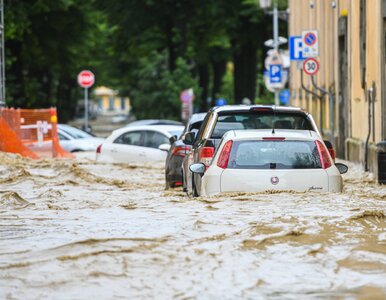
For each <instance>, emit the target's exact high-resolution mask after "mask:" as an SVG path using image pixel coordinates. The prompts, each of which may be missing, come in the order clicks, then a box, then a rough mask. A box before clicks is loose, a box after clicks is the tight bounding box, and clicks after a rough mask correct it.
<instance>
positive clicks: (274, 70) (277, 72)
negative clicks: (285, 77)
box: [269, 64, 282, 85]
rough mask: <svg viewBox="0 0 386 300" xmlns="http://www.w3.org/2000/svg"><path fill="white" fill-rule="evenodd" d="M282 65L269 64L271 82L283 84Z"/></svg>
mask: <svg viewBox="0 0 386 300" xmlns="http://www.w3.org/2000/svg"><path fill="white" fill-rule="evenodd" d="M281 71H282V65H279V64H278V65H270V66H269V81H270V83H278V84H280V85H281V82H282V76H281V73H282V72H281Z"/></svg>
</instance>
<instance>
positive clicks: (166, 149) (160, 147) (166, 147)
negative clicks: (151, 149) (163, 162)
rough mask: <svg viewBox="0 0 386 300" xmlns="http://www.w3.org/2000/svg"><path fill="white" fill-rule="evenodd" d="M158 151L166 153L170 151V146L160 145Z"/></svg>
mask: <svg viewBox="0 0 386 300" xmlns="http://www.w3.org/2000/svg"><path fill="white" fill-rule="evenodd" d="M158 149H159V150H162V151H166V152H168V151H169V150H170V144H161V145H159V146H158Z"/></svg>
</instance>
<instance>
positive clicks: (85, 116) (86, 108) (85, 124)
mask: <svg viewBox="0 0 386 300" xmlns="http://www.w3.org/2000/svg"><path fill="white" fill-rule="evenodd" d="M84 130H85V131H87V132H88V88H84Z"/></svg>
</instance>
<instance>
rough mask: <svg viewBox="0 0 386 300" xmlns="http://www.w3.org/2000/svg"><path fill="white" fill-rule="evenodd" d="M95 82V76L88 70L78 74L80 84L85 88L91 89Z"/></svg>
mask: <svg viewBox="0 0 386 300" xmlns="http://www.w3.org/2000/svg"><path fill="white" fill-rule="evenodd" d="M94 82H95V76H94V74H93V72H91V71H88V70H83V71H82V72H80V73H79V74H78V83H79V85H80V86H81V87H83V88H89V87H91V86H92V85H93V84H94Z"/></svg>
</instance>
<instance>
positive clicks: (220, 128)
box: [211, 112, 314, 139]
mask: <svg viewBox="0 0 386 300" xmlns="http://www.w3.org/2000/svg"><path fill="white" fill-rule="evenodd" d="M270 128H275V129H297V130H314V129H313V127H312V125H311V122H310V120H309V119H308V118H307V115H306V114H304V113H288V112H285V113H284V112H275V113H273V112H241V113H232V114H221V115H219V116H218V119H217V123H216V126H215V127H214V129H213V132H212V134H211V138H213V139H219V138H221V137H222V136H223V135H224V133H225V132H227V131H229V130H240V129H270Z"/></svg>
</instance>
